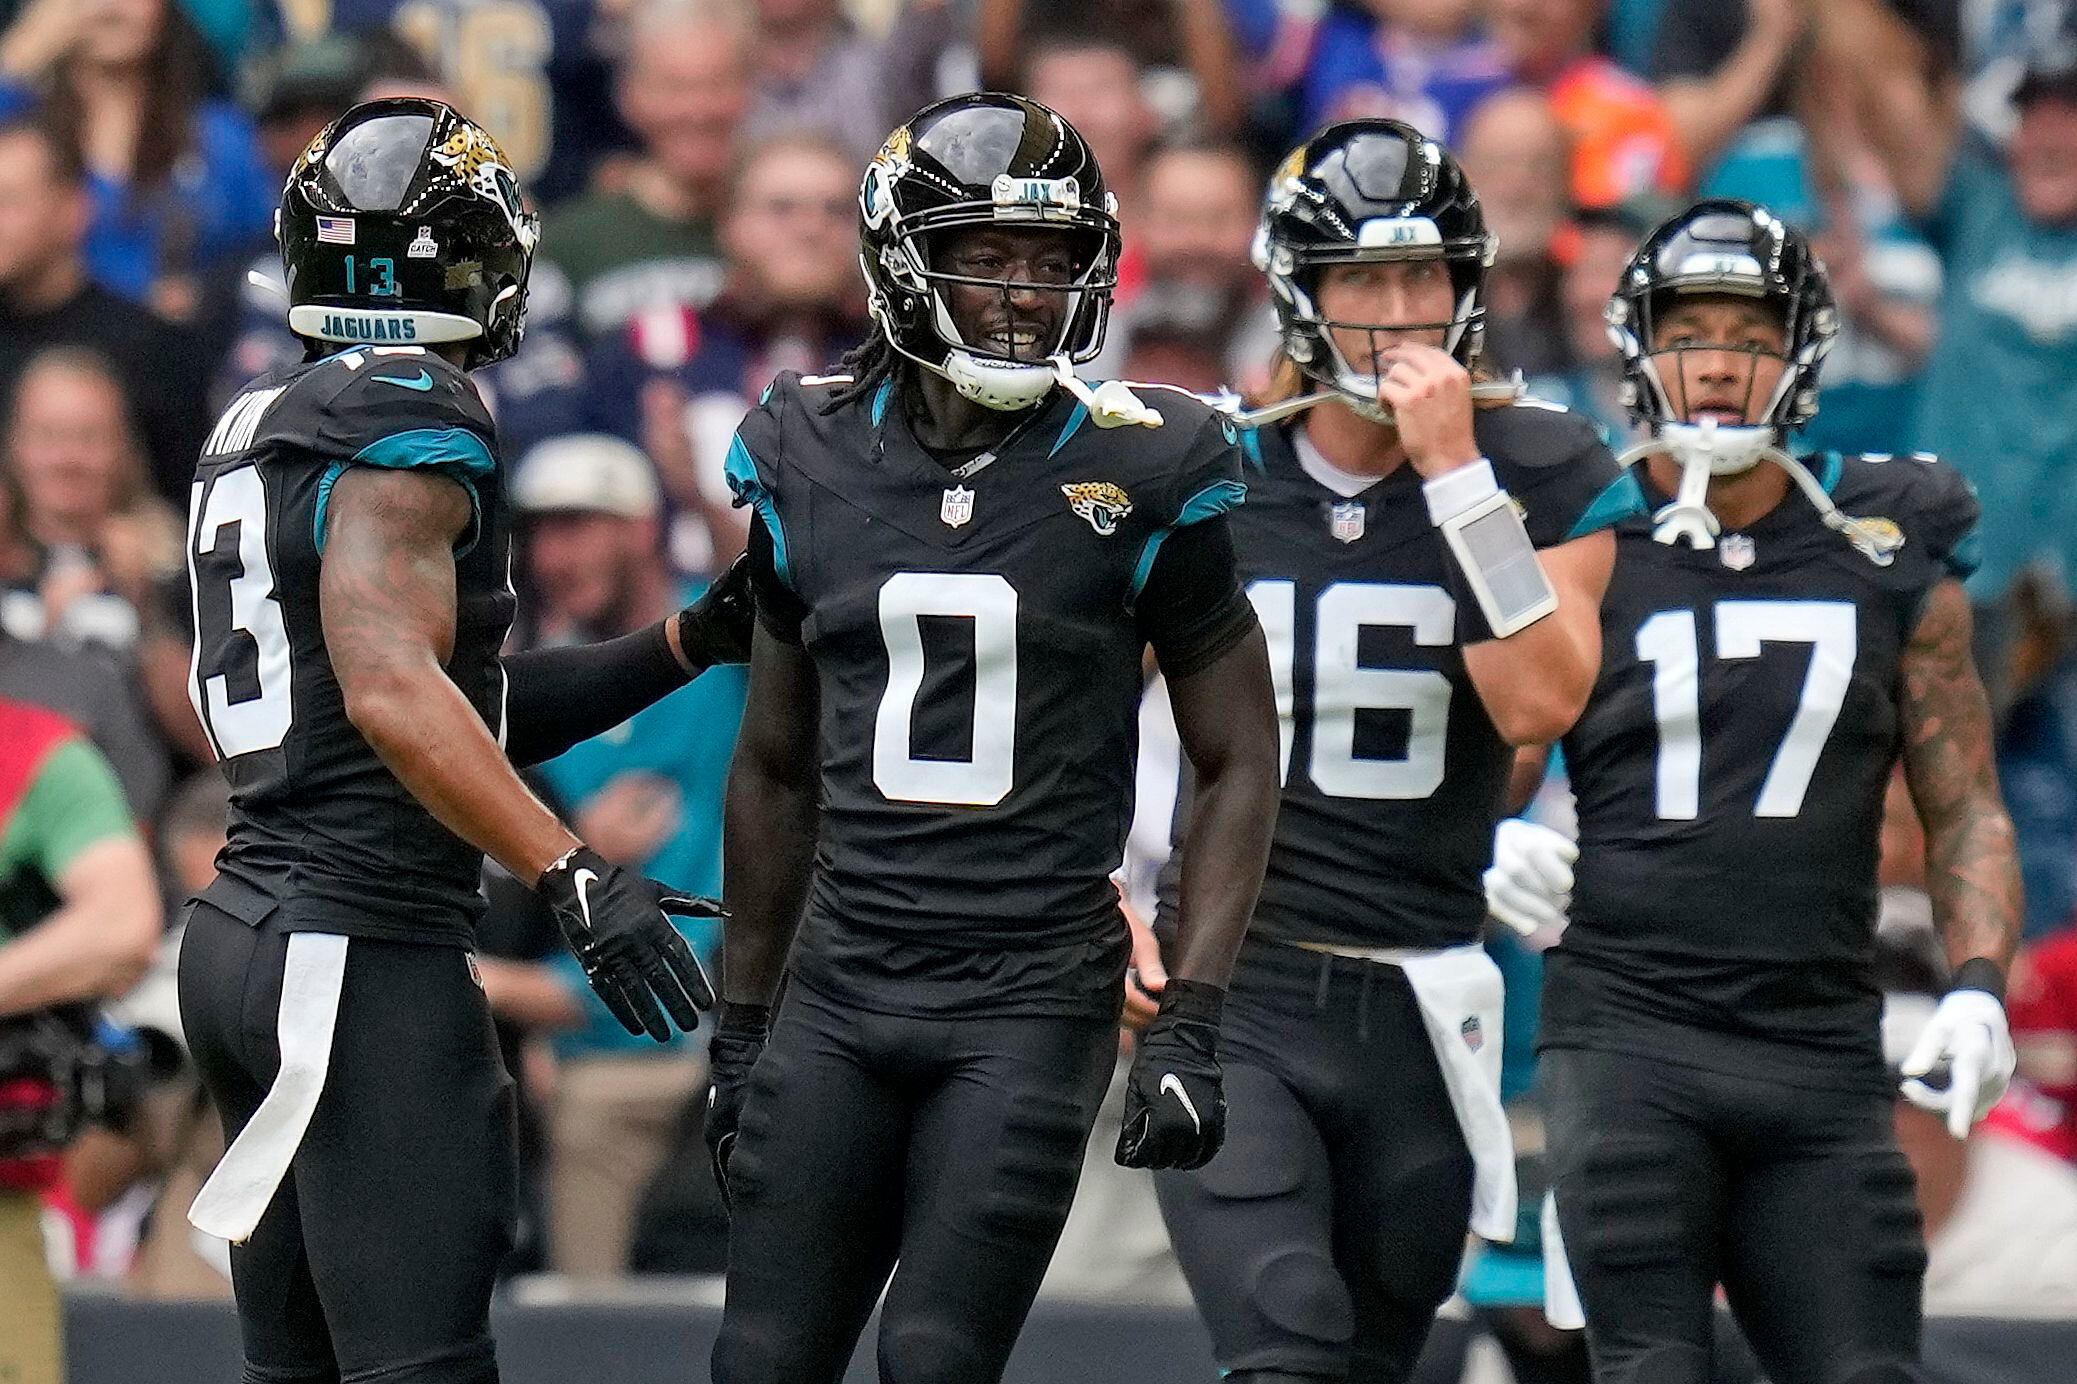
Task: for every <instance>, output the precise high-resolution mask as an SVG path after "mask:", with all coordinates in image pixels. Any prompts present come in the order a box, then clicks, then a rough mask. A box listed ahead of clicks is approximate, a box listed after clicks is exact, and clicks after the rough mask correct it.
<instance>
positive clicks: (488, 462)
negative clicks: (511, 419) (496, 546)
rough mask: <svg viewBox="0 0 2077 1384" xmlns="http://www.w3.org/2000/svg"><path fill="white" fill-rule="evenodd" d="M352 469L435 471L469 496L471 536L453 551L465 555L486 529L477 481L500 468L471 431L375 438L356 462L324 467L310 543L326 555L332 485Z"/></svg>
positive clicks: (416, 430) (433, 431)
mask: <svg viewBox="0 0 2077 1384" xmlns="http://www.w3.org/2000/svg"><path fill="white" fill-rule="evenodd" d="M348 466H380V467H383V468H385V469H388V470H392V471H418V470H433V471H438V472H439V473H440V474H441V475H443V476H446V477H448V478H449V479H450V480H453V481H454V482H455V483H456V484H458V485H460V486H461V488H462V489H463V490H466V491H468V492H469V536H468V538H467V540H466V541H464V542H463V543H462V545H461V546H460V547H459V548H457V549H456V550H455V556H457V557H461V556H463V555H465V554H467V553H468V551H469V550H470V549H471V548H473V547H475V546H476V538H477V535H478V533H480V532H481V530H482V527H483V504H482V501H481V499H480V498H479V497H478V496H477V494H476V482H477V480H478V479H480V478H481V477H484V476H488V475H490V474H491V473H493V472H494V471H496V470H497V469H498V463H497V459H496V458H495V457H493V456H492V455H491V454H490V446H489V444H488V443H486V442H485V441H484V440H483V439H482V438H481V437H479V436H477V435H476V434H475V433H473V432H471V431H470V430H469V429H467V428H413V429H411V430H410V431H409V432H400V433H391V434H390V435H389V436H388V437H381V438H377V439H376V440H375V441H373V442H370V443H369V444H368V445H367V446H365V447H363V448H361V449H360V450H359V451H358V452H355V453H354V454H353V460H352V461H335V462H333V463H332V464H331V465H330V466H327V467H326V468H325V473H324V476H323V477H322V478H321V479H320V480H319V481H318V483H317V504H316V506H315V508H314V509H313V510H312V513H311V517H310V541H311V543H312V545H313V546H315V547H316V549H317V552H318V555H319V556H320V557H322V556H323V555H324V550H325V523H326V520H327V519H328V518H329V517H330V515H331V509H332V487H333V486H334V485H335V484H337V483H338V480H339V477H340V476H342V475H344V474H345V473H346V468H347V467H348Z"/></svg>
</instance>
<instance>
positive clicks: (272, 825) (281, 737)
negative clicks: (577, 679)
mask: <svg viewBox="0 0 2077 1384" xmlns="http://www.w3.org/2000/svg"><path fill="white" fill-rule="evenodd" d="M496 457H497V442H496V433H495V431H494V429H493V427H492V424H491V420H490V415H489V414H488V413H486V412H485V411H484V407H483V402H482V400H481V399H480V398H479V397H478V396H477V393H476V389H475V386H474V385H473V384H471V383H470V381H469V378H468V376H467V375H466V374H464V373H463V372H462V371H461V370H460V369H459V368H457V367H456V366H454V365H451V364H449V363H448V362H447V361H446V360H444V359H442V358H441V357H439V356H436V355H433V354H431V353H430V352H427V351H424V350H422V349H420V348H417V347H405V348H376V349H370V348H367V347H355V348H352V349H349V350H345V351H341V352H339V353H338V354H336V355H332V356H327V357H325V358H324V359H322V360H318V361H314V362H310V363H307V364H302V365H298V366H296V367H294V368H292V369H289V370H284V371H279V372H277V373H274V374H271V375H264V376H262V377H260V378H259V379H258V380H255V381H254V382H253V383H252V384H251V385H249V386H248V387H247V388H246V390H245V391H244V392H243V393H241V394H239V395H238V397H237V398H236V399H234V400H232V402H231V405H230V407H229V408H228V409H227V410H226V411H225V412H224V415H223V418H222V419H221V420H220V421H219V422H218V423H217V425H216V428H215V430H214V431H213V432H212V433H211V434H210V437H209V441H208V442H207V443H206V444H205V445H204V447H203V450H202V457H201V461H200V463H199V464H198V465H197V467H196V470H195V481H194V486H193V491H192V494H191V499H190V508H189V519H188V565H189V576H190V580H191V583H192V586H193V591H194V603H195V644H196V648H195V661H194V670H193V676H192V678H191V679H190V682H189V687H188V693H189V697H190V698H191V699H192V700H193V702H194V704H195V710H196V713H197V714H198V715H199V716H200V717H201V718H202V725H203V727H204V729H205V730H207V732H208V734H209V740H210V744H211V745H212V746H213V747H214V748H215V750H216V753H217V757H218V759H219V760H220V761H221V762H222V764H223V766H224V772H225V775H226V776H227V777H228V778H229V779H230V783H231V830H230V840H229V844H228V845H227V846H226V847H225V848H224V853H223V855H222V857H221V858H220V859H219V861H218V865H219V869H220V874H219V878H218V880H217V882H216V883H215V884H213V885H212V886H211V887H210V889H209V890H208V894H207V896H208V897H209V899H210V900H211V902H213V903H215V904H217V905H218V906H220V907H222V908H223V909H224V910H225V911H226V912H229V913H231V914H232V915H233V916H235V917H239V918H243V919H244V920H245V921H246V922H248V923H257V922H259V921H260V919H261V918H263V917H265V916H266V914H267V913H268V912H270V911H272V910H273V909H276V908H279V909H282V910H284V916H285V918H286V921H287V925H288V926H289V927H290V928H291V929H299V930H307V931H321V932H339V933H345V934H348V935H353V936H368V937H385V938H392V939H396V940H402V941H420V942H439V943H447V944H453V945H463V946H466V945H468V944H469V943H470V941H471V938H472V935H473V931H474V926H475V919H476V916H477V913H478V912H479V908H480V904H479V896H478V892H477V880H478V875H479V873H480V871H481V868H482V863H483V857H482V854H481V853H480V852H478V851H476V850H474V849H473V848H471V847H470V846H469V845H467V844H466V843H465V842H463V841H461V840H460V839H459V838H457V837H455V836H454V835H453V834H452V833H450V832H448V831H447V830H446V828H444V827H442V826H441V825H440V824H439V823H438V822H437V821H435V820H434V819H433V817H432V815H431V814H430V813H428V812H427V811H426V810H425V809H424V808H423V807H421V806H419V804H418V802H417V801H416V800H415V799H414V798H412V796H411V795H410V794H409V793H408V792H406V791H405V789H404V786H403V785H402V784H401V783H399V782H398V781H397V779H396V776H395V775H393V774H391V773H390V771H389V770H388V768H386V767H385V766H384V765H383V763H382V761H381V760H380V759H379V758H377V756H376V754H375V751H374V750H373V748H371V747H370V746H369V744H368V742H367V741H366V740H365V739H363V738H362V736H361V734H360V732H359V731H358V730H356V729H355V728H354V726H353V723H352V722H351V721H349V720H348V719H347V717H346V707H345V702H344V700H343V699H342V697H341V695H340V691H339V683H338V679H337V678H336V677H335V676H334V675H333V672H332V665H331V659H330V657H329V656H328V654H327V653H326V649H325V637H324V629H323V626H322V622H321V620H320V618H319V609H318V570H319V560H320V558H321V556H322V554H323V552H324V546H325V524H326V511H327V509H328V507H329V504H330V499H331V493H332V486H333V483H334V482H336V481H337V480H338V478H339V476H340V475H341V474H343V473H344V472H345V470H346V469H347V468H348V467H350V466H382V467H410V468H421V469H427V470H432V471H436V472H438V473H439V474H441V475H445V476H448V477H451V478H452V479H454V480H455V481H457V482H458V483H460V484H461V485H462V486H463V487H464V488H465V489H466V490H467V491H468V492H469V496H470V502H471V506H472V509H473V511H474V514H473V519H472V521H471V524H470V528H469V531H468V532H467V533H465V534H464V535H463V537H462V540H461V542H460V544H459V545H458V546H457V548H456V564H455V586H456V593H455V594H456V627H455V639H454V653H453V656H452V657H451V658H450V659H449V660H448V662H447V665H446V672H447V675H448V677H450V678H451V679H453V681H454V683H455V685H456V686H457V687H459V688H460V689H461V691H462V695H463V696H465V697H467V698H468V700H469V703H470V705H472V706H474V707H475V708H476V711H477V713H478V714H479V715H481V716H482V717H483V720H484V723H485V724H486V725H488V726H489V727H490V728H491V730H492V733H493V734H497V735H502V729H503V726H502V723H503V716H504V709H503V701H504V674H503V671H502V669H501V667H500V666H499V662H498V651H499V647H500V646H501V645H502V644H503V642H504V639H505V632H506V629H507V627H508V626H509V625H510V623H511V619H512V609H513V598H512V590H511V587H510V585H509V583H508V580H507V549H508V546H509V534H508V518H507V513H506V503H505V496H504V488H503V479H502V476H501V474H500V472H499V469H498V465H497V461H496Z"/></svg>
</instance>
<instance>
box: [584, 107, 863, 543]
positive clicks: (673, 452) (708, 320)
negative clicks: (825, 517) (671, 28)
mask: <svg viewBox="0 0 2077 1384" xmlns="http://www.w3.org/2000/svg"><path fill="white" fill-rule="evenodd" d="M857 188H858V163H857V161H856V160H855V159H853V158H852V157H851V156H850V155H849V154H848V153H846V152H845V151H844V150H843V149H841V148H839V147H837V146H836V145H835V144H833V143H831V142H830V141H828V140H826V139H823V138H822V137H820V136H817V135H785V136H779V137H776V138H774V139H771V140H769V141H766V142H764V143H761V144H757V145H754V146H753V147H752V148H751V149H750V150H749V152H748V153H746V154H745V156H744V158H743V161H742V163H741V165H740V166H739V168H738V170H737V173H736V177H735V179H734V182H733V184H732V187H731V192H730V195H729V197H728V199H727V208H728V210H727V213H726V215H725V217H724V219H723V221H722V225H721V243H722V246H723V248H724V250H725V252H726V253H727V256H728V279H727V285H726V287H725V288H723V290H722V292H721V295H720V297H718V298H716V299H715V300H714V302H712V303H711V304H709V305H708V306H707V307H706V308H705V309H694V308H692V307H689V306H687V305H685V304H682V303H662V304H658V305H656V306H654V307H650V308H646V309H644V310H642V311H641V312H639V313H637V314H636V315H635V317H634V319H633V320H632V321H631V322H630V323H629V324H628V326H627V327H626V329H624V330H623V331H620V332H616V333H614V334H613V335H611V336H608V337H606V338H604V339H602V340H601V341H600V342H599V343H598V344H597V345H596V346H595V347H594V348H593V349H592V352H591V355H590V359H589V363H588V373H589V377H590V379H591V381H592V388H591V390H590V393H589V398H590V401H591V407H592V416H593V418H594V419H595V421H596V424H597V426H598V427H600V428H601V429H610V430H612V431H615V432H618V433H620V434H622V435H623V436H625V437H627V438H628V440H629V441H632V442H635V443H637V444H639V445H640V446H642V447H643V449H644V450H646V451H647V452H648V454H649V456H650V457H651V458H652V459H653V460H654V461H655V463H656V465H657V470H658V473H659V475H660V477H661V479H662V482H663V487H664V493H665V501H666V509H667V511H668V515H669V518H668V523H667V533H668V535H669V538H668V543H667V548H668V553H669V557H670V560H671V563H672V565H673V566H674V567H675V568H676V569H677V570H679V571H682V572H705V571H710V570H713V569H714V568H715V566H716V565H717V563H716V560H717V558H726V557H728V556H730V555H732V554H733V553H735V552H736V551H738V550H739V549H740V548H741V547H742V545H743V539H744V537H745V534H746V533H747V527H746V526H747V523H748V512H747V511H745V510H738V509H735V508H733V507H732V505H731V496H730V494H729V490H728V485H727V482H726V480H725V479H724V477H723V475H722V472H723V464H724V462H725V461H726V460H727V456H728V447H729V443H730V441H731V439H733V438H734V436H735V431H736V425H737V424H739V423H741V422H742V421H743V415H744V414H746V413H747V412H749V410H750V407H751V405H752V404H753V403H754V402H755V401H756V400H757V398H758V396H759V395H760V394H761V393H762V392H763V391H764V388H765V386H766V385H767V384H769V383H770V382H771V380H772V378H773V377H774V376H775V375H777V374H778V373H779V372H780V371H782V370H798V371H800V372H801V373H803V374H811V375H812V374H815V373H817V372H819V371H821V370H824V369H826V368H828V366H829V365H830V363H831V362H832V361H835V360H836V359H837V358H838V357H840V356H841V355H843V353H844V352H845V351H847V350H849V349H850V348H851V347H852V346H854V345H856V344H857V343H858V342H859V341H861V340H863V339H864V337H865V334H866V332H867V331H869V330H870V324H869V323H868V321H867V320H866V316H865V304H864V291H863V286H862V284H861V282H860V280H859V275H858V234H857V225H858V194H857Z"/></svg>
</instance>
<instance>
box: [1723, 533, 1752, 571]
mask: <svg viewBox="0 0 2077 1384" xmlns="http://www.w3.org/2000/svg"><path fill="white" fill-rule="evenodd" d="M1716 555H1717V556H1718V557H1719V558H1721V559H1722V560H1723V564H1724V566H1726V567H1728V568H1730V569H1731V570H1732V571H1733V572H1743V571H1744V570H1745V569H1746V568H1748V567H1750V566H1752V560H1753V559H1754V558H1755V557H1757V556H1759V553H1758V552H1757V550H1755V549H1754V547H1753V544H1752V539H1751V538H1750V537H1748V536H1747V535H1745V534H1742V533H1727V534H1725V535H1724V536H1723V538H1722V539H1720V540H1719V541H1718V542H1717V545H1716Z"/></svg>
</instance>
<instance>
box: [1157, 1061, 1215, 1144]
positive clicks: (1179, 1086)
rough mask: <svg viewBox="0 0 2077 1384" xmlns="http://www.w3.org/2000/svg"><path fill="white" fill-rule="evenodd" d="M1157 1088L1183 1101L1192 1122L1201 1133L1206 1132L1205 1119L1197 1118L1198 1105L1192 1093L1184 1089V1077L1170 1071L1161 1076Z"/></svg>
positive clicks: (1184, 1109) (1166, 1094) (1185, 1110)
mask: <svg viewBox="0 0 2077 1384" xmlns="http://www.w3.org/2000/svg"><path fill="white" fill-rule="evenodd" d="M1156 1089H1158V1090H1159V1091H1160V1093H1161V1094H1162V1095H1164V1096H1174V1097H1175V1098H1176V1099H1177V1100H1179V1101H1181V1102H1182V1103H1183V1113H1184V1114H1186V1115H1188V1116H1189V1117H1190V1123H1191V1124H1193V1125H1195V1126H1196V1127H1197V1132H1198V1133H1199V1134H1202V1133H1204V1121H1203V1120H1200V1119H1198V1118H1197V1105H1196V1103H1195V1102H1193V1101H1192V1100H1191V1099H1190V1093H1189V1092H1188V1091H1185V1090H1184V1089H1183V1082H1182V1078H1180V1077H1178V1076H1177V1075H1176V1074H1175V1073H1174V1072H1169V1073H1167V1074H1165V1075H1164V1076H1163V1077H1162V1078H1161V1085H1160V1086H1159V1087H1158V1088H1156Z"/></svg>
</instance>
